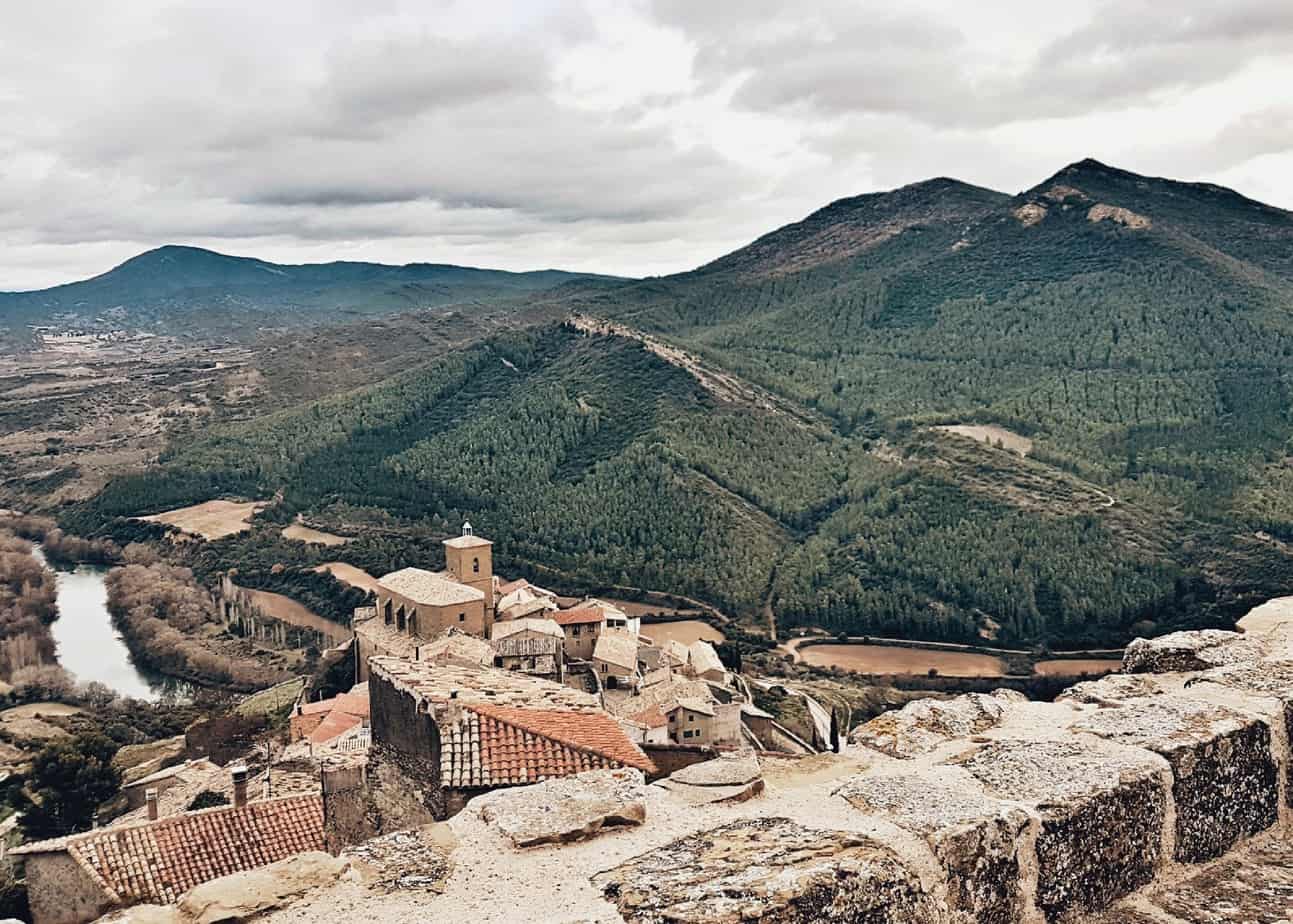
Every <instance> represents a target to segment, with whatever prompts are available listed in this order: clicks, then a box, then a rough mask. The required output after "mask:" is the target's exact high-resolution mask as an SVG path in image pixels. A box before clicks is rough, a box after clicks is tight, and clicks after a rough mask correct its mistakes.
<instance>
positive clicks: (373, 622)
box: [355, 619, 426, 660]
mask: <svg viewBox="0 0 1293 924" xmlns="http://www.w3.org/2000/svg"><path fill="white" fill-rule="evenodd" d="M355 635H357V636H358V637H359V638H361V639H363V640H364V642H365V643H366V644H367V646H368V647H369V648H370V649H372V651H373V653H374V654H378V655H389V656H391V657H396V658H407V659H409V660H412V659H413V658H415V657H417V653H418V645H420V644H422V643H424V642H425V641H426V640H425V639H423V638H422V637H421V636H418V635H409V634H408V633H407V632H401V631H400V630H399V628H398V627H397V626H396V625H395V624H394V623H391V624H390V625H387V624H386V622H385V621H384V620H381V619H366V620H364V621H363V622H361V623H357V624H356V625H355Z"/></svg>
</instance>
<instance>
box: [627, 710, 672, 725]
mask: <svg viewBox="0 0 1293 924" xmlns="http://www.w3.org/2000/svg"><path fill="white" fill-rule="evenodd" d="M628 719H629V721H630V722H637V723H638V724H639V725H645V726H646V727H647V728H659V727H660V726H661V725H668V724H669V719H668V717H667V716H666V715H665V714H664V713H663V712H661V711H660V707H659V706H652V707H651V708H650V709H643V710H642V711H641V712H639V713H637V714H635V715H631V716H629V717H628Z"/></svg>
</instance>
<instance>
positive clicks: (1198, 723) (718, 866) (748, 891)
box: [267, 601, 1293, 924]
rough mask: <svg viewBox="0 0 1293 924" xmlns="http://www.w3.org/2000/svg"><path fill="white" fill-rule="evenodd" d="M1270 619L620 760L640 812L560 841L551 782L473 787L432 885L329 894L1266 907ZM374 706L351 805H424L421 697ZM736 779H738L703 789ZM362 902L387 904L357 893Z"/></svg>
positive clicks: (1124, 922)
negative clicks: (374, 739)
mask: <svg viewBox="0 0 1293 924" xmlns="http://www.w3.org/2000/svg"><path fill="white" fill-rule="evenodd" d="M1290 602H1293V601H1290ZM1290 627H1293V606H1289V607H1287V613H1286V614H1285V616H1283V617H1281V616H1280V615H1279V614H1278V613H1277V614H1276V615H1275V616H1272V617H1270V618H1268V619H1265V620H1264V621H1263V622H1262V623H1261V628H1260V629H1257V628H1254V629H1253V631H1250V632H1248V633H1224V632H1203V633H1178V634H1176V635H1173V636H1169V637H1167V638H1165V639H1161V640H1158V642H1156V643H1145V644H1142V645H1133V646H1132V647H1131V649H1129V651H1128V669H1129V671H1134V672H1128V673H1123V674H1118V675H1113V676H1109V677H1105V678H1103V679H1101V680H1098V681H1093V682H1088V683H1080V684H1077V685H1076V686H1074V687H1072V688H1071V689H1070V690H1069V691H1067V692H1066V693H1065V694H1063V695H1062V696H1060V697H1059V698H1058V699H1057V700H1056V701H1055V702H1053V703H1042V702H1029V701H1026V700H1024V699H1023V698H1022V697H1019V696H1017V695H1015V694H993V695H969V696H962V697H956V698H953V699H950V700H926V701H921V702H917V703H913V704H909V705H908V706H907V707H905V708H903V709H901V710H897V711H895V712H892V713H889V714H887V715H884V716H881V717H879V718H877V719H874V720H872V721H871V722H868V723H866V724H865V725H862V726H859V727H858V728H855V729H853V731H852V733H851V734H850V735H849V742H850V744H849V746H848V747H846V748H845V749H844V752H843V753H841V754H820V755H814V756H812V757H809V758H804V759H802V760H795V761H790V760H786V761H778V760H777V759H776V758H773V757H768V756H763V757H761V758H760V760H759V761H758V762H757V763H756V762H755V761H753V760H751V759H749V758H748V757H740V756H732V757H729V758H726V759H723V760H716V761H712V762H709V763H702V764H697V765H695V766H691V767H687V768H686V769H684V770H680V771H679V772H678V773H676V774H674V776H673V778H671V779H670V780H668V781H666V782H665V783H663V784H660V785H647V786H640V787H638V786H636V783H637V781H636V779H635V781H634V783H635V791H634V796H633V800H631V801H634V802H636V801H637V799H638V798H639V797H640V799H641V802H642V805H643V808H644V809H645V814H644V815H643V817H642V820H641V824H629V825H616V826H607V825H605V824H604V823H603V824H601V826H600V827H597V822H598V819H599V818H604V817H606V816H605V813H603V812H602V810H601V808H600V807H598V808H597V812H596V813H595V814H594V817H593V819H592V821H593V826H594V827H596V836H595V837H593V838H591V839H586V838H583V837H580V838H578V839H574V840H570V841H568V842H567V841H565V839H564V838H565V834H566V833H567V832H574V833H575V834H581V835H582V834H584V833H588V832H589V831H590V830H591V829H590V828H589V827H588V826H587V825H585V824H584V822H583V820H582V817H576V818H574V821H575V824H573V825H567V824H564V823H562V824H560V825H558V826H556V827H555V828H554V827H553V826H552V825H549V824H547V822H548V821H549V820H550V819H548V818H547V817H546V816H547V815H551V814H552V809H553V807H554V803H553V802H552V801H551V798H550V797H551V794H550V793H549V794H547V795H545V794H544V792H543V790H542V789H541V788H530V789H518V790H515V791H513V792H511V793H508V794H507V795H506V797H504V798H492V799H486V800H485V801H483V802H481V803H479V805H477V803H475V802H473V803H471V805H476V806H477V808H478V809H480V811H473V810H471V806H469V807H468V810H467V811H463V812H461V813H460V814H458V815H456V816H454V818H453V819H452V821H450V822H448V823H447V826H448V827H449V828H450V829H451V831H452V833H453V835H454V840H455V847H454V853H453V867H454V872H453V874H452V875H450V876H449V878H448V879H447V881H445V883H444V888H443V892H440V893H439V894H434V895H424V896H417V897H416V899H414V898H410V899H408V900H400V899H392V898H390V897H377V898H374V897H373V896H371V894H368V893H365V894H363V895H362V896H357V895H351V902H350V904H349V905H346V906H345V908H347V909H349V910H350V911H351V913H352V914H353V910H354V909H356V908H360V907H362V908H363V909H364V915H365V916H366V917H367V918H371V919H374V920H383V921H385V920H389V921H401V920H413V919H434V920H441V919H443V920H471V921H473V922H474V924H510V922H511V921H514V920H517V919H518V908H521V909H524V910H525V911H529V910H530V908H531V906H529V905H526V904H525V903H526V902H529V901H531V900H532V899H533V898H534V897H535V896H538V895H542V896H545V897H546V896H559V898H558V900H557V901H556V902H549V905H548V906H545V907H543V908H541V909H536V913H535V914H534V915H532V917H533V918H534V919H537V920H542V921H544V922H545V924H568V922H571V921H588V922H597V924H612V922H619V921H627V922H630V924H657V922H659V924H663V922H673V924H686V922H702V921H703V922H711V921H713V922H719V924H725V922H731V924H736V922H742V924H744V922H746V921H753V920H758V921H763V922H772V924H798V922H808V921H822V922H834V921H838V922H844V921H861V922H866V924H916V922H919V924H1079V922H1080V924H1222V922H1226V924H1231V922H1251V924H1277V922H1278V924H1285V922H1287V921H1290V920H1293V873H1290V871H1289V870H1290V864H1293V855H1290V848H1289V847H1288V841H1287V838H1286V834H1287V832H1288V831H1289V829H1290V827H1291V826H1293V801H1291V800H1290V794H1291V793H1293V777H1291V776H1290V773H1291V772H1293V761H1290V749H1289V742H1290V738H1291V737H1293V651H1290V646H1291V645H1293V641H1291V639H1293V634H1290V631H1289V630H1290ZM1273 633H1274V634H1273ZM376 695H377V696H379V697H380V696H381V695H384V694H383V693H382V692H378V693H377V694H376ZM391 715H392V716H393V717H394V718H395V719H398V722H394V723H393V724H392V728H391V731H392V732H393V733H395V737H396V739H397V740H400V741H405V742H409V744H408V746H407V747H400V748H395V749H392V750H390V751H381V750H380V749H379V750H378V751H377V752H376V760H375V762H373V763H370V765H369V771H368V772H369V775H370V777H371V776H372V775H373V773H378V774H387V775H389V779H387V778H386V777H385V776H383V778H382V779H381V780H378V785H377V786H376V787H375V791H376V792H378V794H379V795H380V799H379V800H378V802H374V803H370V804H365V805H364V806H362V807H361V808H362V809H363V811H364V812H365V813H367V814H365V815H364V817H365V818H367V817H380V818H381V819H382V820H385V819H387V818H391V817H394V816H396V815H400V814H402V813H405V812H411V813H412V814H413V815H416V814H418V812H420V811H423V810H425V809H426V807H427V806H426V803H425V799H424V794H422V793H419V792H416V791H414V789H413V788H411V787H410V786H409V785H408V780H409V779H411V778H415V777H419V774H422V773H423V769H422V768H420V767H418V766H414V765H412V764H410V763H409V760H410V758H412V757H415V756H416V755H417V754H419V753H421V752H424V751H428V750H429V749H431V748H432V747H433V745H434V742H433V741H432V740H431V738H430V737H429V736H428V735H426V734H425V733H424V729H423V726H422V724H421V722H422V721H423V720H425V719H426V718H427V717H426V716H425V715H424V714H422V713H418V712H417V711H416V710H412V711H400V710H399V709H395V710H393V711H392V713H391ZM431 778H433V777H427V779H431ZM756 782H757V783H758V785H759V787H760V788H761V789H762V791H761V792H759V793H758V795H757V797H756V798H750V799H747V800H746V801H733V800H731V799H726V798H720V799H717V800H715V799H713V798H710V796H712V795H713V794H715V793H717V794H718V795H720V796H721V795H723V794H724V793H725V790H726V789H729V788H731V789H742V788H743V787H747V786H749V785H751V784H753V783H756ZM341 788H342V789H344V788H345V787H341ZM550 788H551V787H550ZM639 789H640V792H639V791H638V790H639ZM702 791H703V792H704V795H705V796H706V798H703V799H702V798H698V797H697V793H700V792H702ZM332 795H334V793H333V792H332V791H331V789H330V788H329V789H328V796H329V798H331V797H332ZM578 795H579V797H580V798H579V799H577V800H576V801H582V800H583V797H584V796H585V795H586V794H582V793H580V794H578ZM518 803H525V804H526V805H527V806H528V808H527V813H530V812H532V813H533V814H534V815H535V816H536V817H537V818H538V819H539V820H540V821H541V822H543V823H544V825H545V826H546V827H548V828H552V829H553V831H555V832H556V837H555V840H559V841H561V843H560V844H553V843H539V844H538V845H537V846H531V847H526V848H524V849H521V848H517V847H516V846H515V844H516V843H519V842H526V843H529V842H531V841H530V838H529V837H522V838H520V839H519V840H518V839H517V838H514V837H513V836H512V835H511V833H510V832H511V829H512V828H514V827H517V826H518V825H520V824H521V823H522V822H526V823H528V822H529V821H530V820H531V819H530V818H528V817H522V816H521V815H518V816H517V817H514V818H503V817H502V815H501V814H500V813H504V812H507V811H510V810H511V809H510V808H509V806H512V805H515V804H518ZM487 806H488V807H489V809H490V810H489V811H488V812H486V811H484V810H485V808H486V807H487ZM486 815H489V816H490V820H488V821H487V820H485V817H484V816H486ZM617 817H618V816H617ZM634 820H636V816H635V817H634ZM545 839H546V838H545ZM1250 865H1251V866H1252V871H1249V866H1250ZM338 888H340V886H339V887H338ZM354 888H358V887H357V886H355V887H354ZM371 902H377V903H378V905H377V906H378V907H380V903H382V902H385V903H386V907H385V908H384V909H383V910H382V911H381V912H380V913H370V912H371V911H372V910H373V907H374V906H373V905H370V903H371ZM294 911H295V909H294ZM526 919H530V917H527V918H526ZM301 920H310V921H312V922H313V921H317V922H320V924H349V920H350V919H348V918H347V917H346V916H345V914H344V913H338V914H333V913H332V903H331V901H330V897H329V896H319V897H317V898H316V899H313V900H312V904H311V905H310V907H309V909H308V911H307V912H305V913H300V914H295V916H289V915H284V916H283V917H281V918H273V919H271V920H270V921H268V922H267V924H294V922H297V921H301Z"/></svg>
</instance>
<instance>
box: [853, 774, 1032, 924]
mask: <svg viewBox="0 0 1293 924" xmlns="http://www.w3.org/2000/svg"><path fill="white" fill-rule="evenodd" d="M836 794H837V795H839V796H842V797H843V798H844V799H846V800H847V801H848V802H849V803H850V804H851V805H853V806H854V807H855V808H857V809H858V810H860V811H862V812H864V813H867V814H871V815H877V816H881V817H884V818H886V819H888V820H889V821H891V822H892V823H893V824H895V825H897V826H898V827H900V828H905V829H906V830H908V831H911V832H912V833H913V834H916V835H918V836H920V837H921V838H923V839H924V840H925V842H926V843H927V844H928V845H929V848H930V850H932V851H933V853H934V856H935V857H936V858H937V860H938V862H939V864H940V865H941V866H942V868H943V870H944V871H945V874H946V876H947V884H948V904H949V906H950V907H951V909H952V910H953V911H955V912H960V913H962V914H964V915H966V916H968V920H970V921H974V922H976V924H1012V922H1015V921H1020V920H1022V919H1023V915H1024V913H1025V908H1026V903H1027V898H1028V896H1026V895H1025V888H1024V879H1025V875H1024V869H1023V862H1024V861H1023V860H1022V859H1021V855H1022V854H1023V853H1024V852H1025V850H1026V845H1027V841H1028V839H1027V833H1028V829H1029V826H1030V823H1031V816H1030V815H1029V814H1028V812H1027V811H1025V810H1024V808H1023V807H1022V806H1020V805H1017V804H1012V803H1009V802H1004V801H1002V800H999V799H994V798H991V797H990V796H988V795H987V794H986V793H984V792H983V788H982V786H981V785H979V784H978V783H977V781H975V779H974V778H973V777H972V776H971V775H970V774H969V773H968V772H967V771H965V770H964V769H961V768H958V767H933V768H929V769H925V770H921V771H918V772H916V773H904V774H894V775H876V776H858V777H854V778H853V779H851V780H849V781H848V782H847V783H845V784H844V785H842V786H841V787H840V788H839V789H838V790H837V791H836Z"/></svg>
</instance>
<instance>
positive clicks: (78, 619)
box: [32, 545, 189, 702]
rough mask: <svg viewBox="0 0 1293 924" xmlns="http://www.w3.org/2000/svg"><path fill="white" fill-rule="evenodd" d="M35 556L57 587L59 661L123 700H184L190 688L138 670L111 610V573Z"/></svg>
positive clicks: (41, 554) (41, 552) (38, 552)
mask: <svg viewBox="0 0 1293 924" xmlns="http://www.w3.org/2000/svg"><path fill="white" fill-rule="evenodd" d="M32 554H33V555H35V556H36V558H37V559H39V560H40V562H41V563H42V564H44V565H47V566H48V567H49V568H51V569H53V571H54V576H55V586H56V587H57V589H58V618H57V619H55V620H54V622H53V624H52V625H51V626H50V631H51V632H52V633H53V635H54V641H55V642H56V643H58V663H59V664H60V665H61V666H62V667H63V669H64V670H66V671H67V672H68V673H69V674H71V675H72V676H73V678H74V679H75V680H76V682H77V683H90V682H92V681H98V682H99V683H102V684H104V685H105V686H107V687H109V688H111V689H112V690H115V691H116V692H117V693H118V694H120V695H121V696H126V697H130V698H132V699H140V700H147V701H149V702H155V701H157V700H161V699H166V700H170V701H176V700H182V699H185V698H187V696H188V695H189V685H188V684H186V683H185V682H183V681H181V680H176V679H174V678H170V677H165V676H162V675H160V674H157V673H155V672H152V671H146V670H144V669H143V668H140V667H138V666H137V665H136V664H135V662H134V659H133V658H132V657H131V655H130V649H129V648H128V647H127V646H126V642H125V639H123V638H122V637H121V634H120V633H119V632H117V630H116V627H115V626H113V624H112V615H111V614H110V613H109V612H108V588H107V586H106V585H105V583H104V578H105V577H106V576H107V573H108V569H107V568H103V567H100V566H98V565H77V566H76V567H75V568H72V569H71V570H68V569H67V568H64V567H58V566H55V565H53V564H51V563H50V562H49V561H48V559H46V558H45V553H44V550H42V549H41V547H40V546H39V545H34V546H33V547H32Z"/></svg>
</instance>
